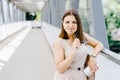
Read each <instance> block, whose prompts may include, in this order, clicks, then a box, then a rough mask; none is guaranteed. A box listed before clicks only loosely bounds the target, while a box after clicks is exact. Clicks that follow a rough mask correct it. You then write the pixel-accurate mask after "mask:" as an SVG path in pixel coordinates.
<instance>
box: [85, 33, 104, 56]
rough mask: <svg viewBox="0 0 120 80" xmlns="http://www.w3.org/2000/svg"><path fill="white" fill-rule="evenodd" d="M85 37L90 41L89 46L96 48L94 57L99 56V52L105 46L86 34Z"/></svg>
mask: <svg viewBox="0 0 120 80" xmlns="http://www.w3.org/2000/svg"><path fill="white" fill-rule="evenodd" d="M84 35H85V38H86V39H87V41H88V45H90V46H92V47H93V48H94V50H93V53H92V55H94V56H97V55H98V54H99V52H100V51H101V50H102V49H103V44H102V43H101V42H100V41H98V40H96V39H94V38H92V37H91V36H89V35H88V34H86V33H84Z"/></svg>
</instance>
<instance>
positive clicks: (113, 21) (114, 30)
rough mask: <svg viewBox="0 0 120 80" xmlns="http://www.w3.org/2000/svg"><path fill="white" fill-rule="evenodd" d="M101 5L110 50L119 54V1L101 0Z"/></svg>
mask: <svg viewBox="0 0 120 80" xmlns="http://www.w3.org/2000/svg"><path fill="white" fill-rule="evenodd" d="M102 3H103V10H104V16H105V22H106V27H107V35H108V42H109V46H110V50H112V51H114V52H116V53H119V54H120V0H111V1H108V0H102ZM111 5H112V6H111ZM113 5H115V6H113Z"/></svg>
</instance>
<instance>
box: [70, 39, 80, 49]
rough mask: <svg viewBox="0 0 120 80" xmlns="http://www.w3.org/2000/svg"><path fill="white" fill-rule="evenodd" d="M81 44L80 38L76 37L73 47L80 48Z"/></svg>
mask: <svg viewBox="0 0 120 80" xmlns="http://www.w3.org/2000/svg"><path fill="white" fill-rule="evenodd" d="M79 46H80V40H79V39H78V38H75V40H74V41H73V44H72V47H73V49H78V48H79Z"/></svg>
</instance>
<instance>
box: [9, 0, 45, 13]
mask: <svg viewBox="0 0 120 80" xmlns="http://www.w3.org/2000/svg"><path fill="white" fill-rule="evenodd" d="M10 1H11V2H12V3H14V4H15V5H17V6H18V7H19V8H20V9H22V10H25V11H27V12H35V11H41V10H42V9H43V7H44V6H45V4H46V3H47V0H10Z"/></svg>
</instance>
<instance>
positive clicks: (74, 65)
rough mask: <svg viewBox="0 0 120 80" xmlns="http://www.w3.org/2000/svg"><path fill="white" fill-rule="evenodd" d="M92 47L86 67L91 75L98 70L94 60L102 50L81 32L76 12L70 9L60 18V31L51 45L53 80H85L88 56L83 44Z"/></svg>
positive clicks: (97, 42) (100, 46)
mask: <svg viewBox="0 0 120 80" xmlns="http://www.w3.org/2000/svg"><path fill="white" fill-rule="evenodd" d="M86 42H87V44H88V45H90V46H92V47H94V51H93V53H92V55H91V56H90V58H89V61H88V66H89V67H90V71H91V72H92V73H94V72H96V71H97V70H98V66H97V64H96V60H95V58H96V57H97V55H98V53H99V52H100V51H101V49H102V48H103V45H102V43H101V42H99V41H98V40H96V39H94V38H92V37H90V36H89V35H88V34H86V33H84V32H83V30H82V24H81V20H80V17H79V14H78V12H77V11H75V10H73V9H70V10H68V11H66V13H65V14H64V15H63V17H62V30H61V33H60V35H59V38H57V39H56V40H55V41H54V43H53V53H54V60H55V65H56V74H55V77H54V80H86V75H85V73H84V64H85V60H86V57H87V54H88V51H87V48H86V45H85V43H86Z"/></svg>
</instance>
